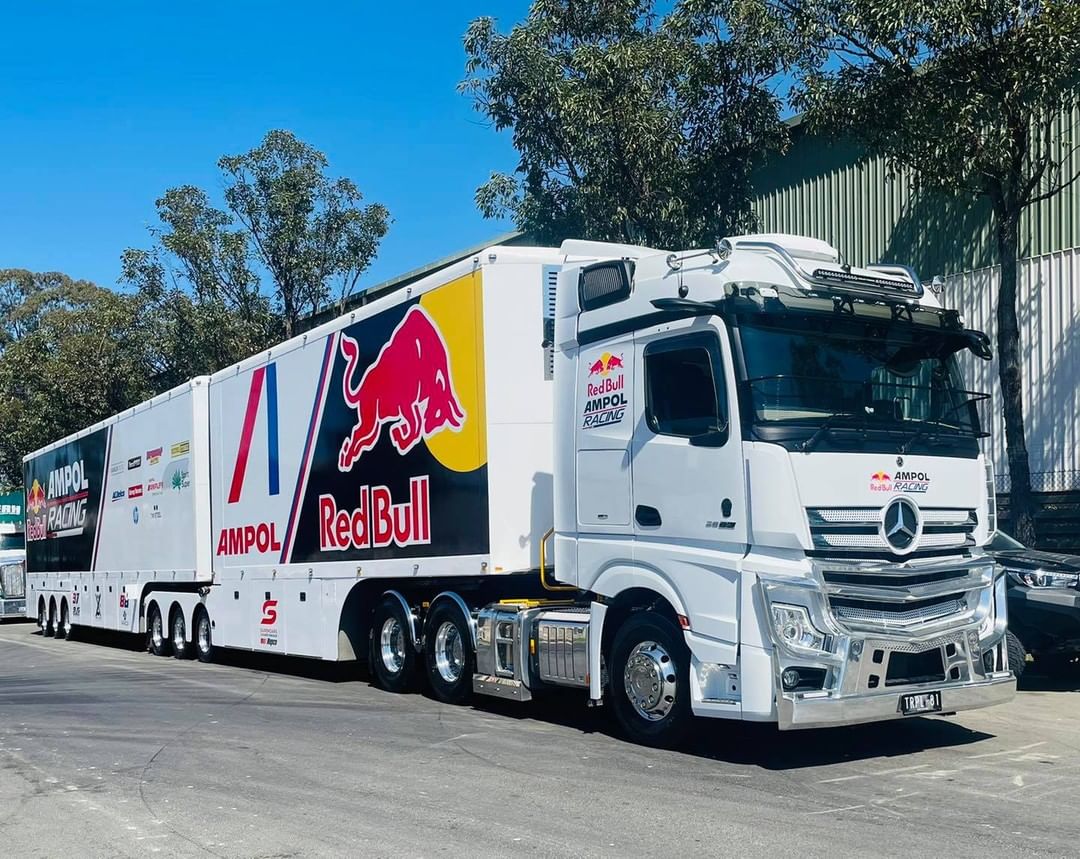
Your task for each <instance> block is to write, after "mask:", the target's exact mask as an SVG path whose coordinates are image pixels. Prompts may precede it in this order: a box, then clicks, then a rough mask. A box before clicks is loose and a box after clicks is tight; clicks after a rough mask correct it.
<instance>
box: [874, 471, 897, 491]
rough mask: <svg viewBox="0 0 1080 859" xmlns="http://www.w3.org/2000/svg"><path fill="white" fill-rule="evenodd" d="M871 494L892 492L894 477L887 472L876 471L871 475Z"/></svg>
mask: <svg viewBox="0 0 1080 859" xmlns="http://www.w3.org/2000/svg"><path fill="white" fill-rule="evenodd" d="M870 491H871V492H891V491H892V477H891V475H889V474H888V473H887V472H885V471H875V472H874V473H873V474H871V475H870Z"/></svg>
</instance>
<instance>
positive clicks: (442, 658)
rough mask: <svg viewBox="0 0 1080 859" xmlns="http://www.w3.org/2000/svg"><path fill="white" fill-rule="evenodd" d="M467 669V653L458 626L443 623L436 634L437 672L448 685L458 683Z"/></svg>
mask: <svg viewBox="0 0 1080 859" xmlns="http://www.w3.org/2000/svg"><path fill="white" fill-rule="evenodd" d="M464 667H465V651H464V648H463V647H462V642H461V633H460V632H459V631H458V628H457V624H455V623H453V622H451V621H448V620H447V621H443V623H442V624H441V625H440V626H439V630H438V632H437V633H436V634H435V670H436V671H438V672H439V676H440V677H441V678H442V679H443V680H444V681H446V682H447V683H457V681H458V680H460V679H461V672H462V670H463V669H464Z"/></svg>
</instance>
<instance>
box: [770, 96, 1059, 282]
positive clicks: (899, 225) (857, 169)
mask: <svg viewBox="0 0 1080 859" xmlns="http://www.w3.org/2000/svg"><path fill="white" fill-rule="evenodd" d="M791 126H792V129H791V130H792V145H791V147H790V149H789V150H788V152H787V153H786V154H784V155H782V156H779V157H775V158H773V159H772V160H771V161H770V162H768V163H766V164H765V165H764V166H763V167H762V168H761V169H760V170H759V171H758V173H757V176H756V199H755V201H754V211H755V212H756V213H757V216H758V218H759V221H760V228H761V229H762V230H763V231H766V232H784V233H799V234H801V235H808V236H814V237H816V238H821V239H824V240H826V241H828V242H831V243H832V244H833V245H834V246H835V247H838V248H839V249H840V251H841V253H843V254H844V256H845V258H846V259H847V260H848V261H849V262H851V263H853V264H856V265H858V264H862V263H870V262H904V263H908V264H910V265H912V266H913V267H914V268H915V269H916V270H917V271H918V272H919V273H920V274H921V275H922V276H923V277H924V278H926V279H929V278H930V277H932V276H933V275H936V274H942V275H948V274H955V273H957V272H961V271H967V270H971V269H975V268H981V267H984V266H988V265H993V264H994V263H995V262H996V253H995V250H994V237H993V234H992V233H991V231H990V220H989V208H988V206H987V204H986V203H985V201H979V202H973V201H971V200H969V199H964V198H961V197H949V196H945V195H942V194H939V193H934V192H927V191H919V190H917V189H915V188H914V186H913V183H912V181H911V176H910V174H908V173H906V172H901V173H899V174H896V175H890V174H889V171H888V170H887V169H886V167H885V163H884V161H883V160H882V159H880V158H873V159H863V160H860V155H861V154H862V153H861V151H860V150H859V149H858V148H857V147H856V146H854V145H852V144H851V143H849V142H845V141H834V140H829V139H827V138H826V137H823V136H821V135H817V134H810V133H808V132H807V130H806V127H805V126H804V125H802V124H801V123H800V122H799V121H798V120H797V119H796V120H793V121H792V122H791ZM1057 141H1058V146H1059V148H1060V151H1063V152H1066V153H1070V154H1069V156H1068V157H1067V159H1066V169H1065V170H1064V171H1063V173H1064V174H1065V175H1070V176H1071V175H1073V173H1074V172H1075V171H1076V170H1078V169H1080V153H1077V152H1076V151H1073V150H1074V147H1076V146H1077V145H1078V144H1080V109H1076V110H1073V111H1072V113H1071V114H1064V115H1062V116H1061V117H1060V118H1059V119H1058V122H1057ZM1077 246H1080V183H1077V184H1075V185H1073V186H1072V187H1071V188H1067V189H1066V190H1065V191H1063V192H1062V193H1061V194H1059V195H1058V196H1057V197H1055V198H1053V199H1050V200H1046V201H1043V202H1041V203H1038V204H1036V205H1035V206H1033V207H1032V208H1030V209H1029V210H1028V211H1027V213H1026V215H1025V218H1024V220H1023V224H1022V226H1021V252H1022V255H1023V256H1025V257H1030V256H1040V255H1042V254H1046V253H1051V252H1053V251H1057V250H1062V249H1064V248H1072V247H1077Z"/></svg>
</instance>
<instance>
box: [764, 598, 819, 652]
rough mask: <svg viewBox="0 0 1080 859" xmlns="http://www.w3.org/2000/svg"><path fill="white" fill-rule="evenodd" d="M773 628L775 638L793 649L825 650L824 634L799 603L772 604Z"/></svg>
mask: <svg viewBox="0 0 1080 859" xmlns="http://www.w3.org/2000/svg"><path fill="white" fill-rule="evenodd" d="M772 621H773V628H774V629H775V630H776V637H777V640H778V641H780V642H782V643H783V644H785V645H787V646H788V647H790V648H792V649H794V650H810V651H817V652H824V651H825V641H826V636H825V634H824V633H822V632H819V631H818V630H817V629H816V628H815V627H814V624H813V622H812V621H811V620H810V613H809V612H808V611H807V610H806V609H805V608H803V607H802V606H801V605H786V604H784V603H773V604H772Z"/></svg>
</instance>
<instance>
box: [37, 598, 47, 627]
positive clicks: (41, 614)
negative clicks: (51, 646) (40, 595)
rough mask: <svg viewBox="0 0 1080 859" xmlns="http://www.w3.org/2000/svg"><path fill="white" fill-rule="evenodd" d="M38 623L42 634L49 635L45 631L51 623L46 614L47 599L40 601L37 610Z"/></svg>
mask: <svg viewBox="0 0 1080 859" xmlns="http://www.w3.org/2000/svg"><path fill="white" fill-rule="evenodd" d="M37 625H38V629H39V630H40V631H41V634H42V635H47V633H46V632H45V629H46V627H47V626H48V625H49V618H48V615H46V614H45V600H41V601H40V602H39V603H38V610H37Z"/></svg>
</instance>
